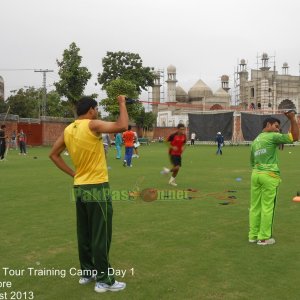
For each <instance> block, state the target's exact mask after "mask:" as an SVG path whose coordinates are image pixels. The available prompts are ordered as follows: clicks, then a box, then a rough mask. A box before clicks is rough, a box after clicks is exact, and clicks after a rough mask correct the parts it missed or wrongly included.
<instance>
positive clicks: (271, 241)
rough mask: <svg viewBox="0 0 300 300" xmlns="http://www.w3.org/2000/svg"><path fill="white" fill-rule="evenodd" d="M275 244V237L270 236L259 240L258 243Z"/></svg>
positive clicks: (264, 244) (262, 244)
mask: <svg viewBox="0 0 300 300" xmlns="http://www.w3.org/2000/svg"><path fill="white" fill-rule="evenodd" d="M273 244H275V239H273V238H270V239H267V240H259V241H258V242H257V245H261V246H267V245H273Z"/></svg>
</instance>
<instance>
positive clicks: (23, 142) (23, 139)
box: [18, 129, 26, 155]
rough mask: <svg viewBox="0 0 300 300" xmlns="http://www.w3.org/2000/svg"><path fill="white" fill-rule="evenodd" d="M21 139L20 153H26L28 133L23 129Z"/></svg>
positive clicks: (19, 135) (19, 136)
mask: <svg viewBox="0 0 300 300" xmlns="http://www.w3.org/2000/svg"><path fill="white" fill-rule="evenodd" d="M18 140H19V147H20V153H19V154H20V155H21V154H23V155H26V134H25V133H24V132H23V130H22V129H21V131H20V133H19V134H18Z"/></svg>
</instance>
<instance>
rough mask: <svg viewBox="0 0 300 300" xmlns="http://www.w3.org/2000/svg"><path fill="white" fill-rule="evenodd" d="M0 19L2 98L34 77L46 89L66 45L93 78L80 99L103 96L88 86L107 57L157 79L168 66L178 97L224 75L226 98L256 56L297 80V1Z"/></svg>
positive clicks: (200, 0)
mask: <svg viewBox="0 0 300 300" xmlns="http://www.w3.org/2000/svg"><path fill="white" fill-rule="evenodd" d="M0 11H1V18H0V26H1V44H0V45H1V46H0V76H2V77H3V78H4V82H5V97H8V96H9V95H10V93H11V92H10V91H12V90H16V89H19V88H24V87H25V88H26V87H28V86H34V87H36V88H39V87H41V86H42V73H37V72H34V71H33V70H34V69H49V70H53V71H54V72H53V73H48V74H47V89H48V90H51V89H54V86H53V83H54V82H55V81H58V80H59V76H58V67H57V64H56V60H57V59H59V60H60V59H61V58H62V54H63V51H64V50H65V49H67V48H69V45H70V44H71V43H72V42H75V43H76V44H77V46H78V47H79V48H80V55H81V56H82V57H83V60H82V66H85V67H87V68H88V69H89V71H90V72H91V73H92V75H93V76H92V78H91V80H90V81H89V83H88V85H87V87H86V91H85V93H86V94H91V93H97V94H99V99H101V98H104V97H105V94H104V93H103V92H102V91H101V87H100V86H99V85H95V83H96V82H97V74H98V73H99V72H101V71H102V64H101V60H102V58H103V57H105V55H106V52H107V51H126V52H127V51H128V52H133V53H138V54H139V55H140V56H141V58H142V60H143V64H144V66H149V67H154V68H156V69H157V68H160V69H164V70H165V72H166V69H167V67H168V66H169V65H170V64H172V65H174V66H175V67H176V69H177V80H178V85H180V86H181V87H182V88H184V89H185V91H186V92H188V90H189V89H190V88H191V87H192V86H193V85H194V84H195V83H196V82H197V81H198V80H199V79H202V80H203V81H204V82H205V83H206V84H207V85H208V86H210V88H211V89H212V90H213V91H216V90H217V89H218V88H219V87H220V85H221V83H220V77H221V75H223V74H227V75H229V77H230V87H231V92H232V93H233V91H234V72H235V71H236V68H237V65H238V63H239V61H240V60H241V59H242V58H243V59H245V60H246V62H247V64H248V68H256V67H257V62H258V61H260V59H259V58H258V57H259V56H261V55H262V53H264V52H266V53H268V55H269V56H270V57H271V58H270V63H271V65H273V62H271V61H275V63H276V67H277V70H278V71H279V72H280V73H281V70H282V69H281V68H282V64H283V63H284V62H287V63H288V64H289V66H290V68H289V73H290V74H291V75H299V63H300V39H299V34H298V31H299V28H300V18H299V11H300V1H298V0H285V1H278V0H251V1H243V0H226V1H224V0H184V1H183V0H176V1H175V0H160V1H149V0H127V1H125V0H107V1H106V0H51V1H50V0H26V1H24V0H2V1H1V8H0ZM7 69H9V70H10V71H7ZM20 69H30V70H20ZM165 76H166V73H165ZM165 79H166V78H165ZM165 91H166V86H165ZM147 96H148V95H147V93H143V94H142V95H141V97H140V99H142V100H147Z"/></svg>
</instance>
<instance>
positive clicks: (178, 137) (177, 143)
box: [161, 124, 186, 186]
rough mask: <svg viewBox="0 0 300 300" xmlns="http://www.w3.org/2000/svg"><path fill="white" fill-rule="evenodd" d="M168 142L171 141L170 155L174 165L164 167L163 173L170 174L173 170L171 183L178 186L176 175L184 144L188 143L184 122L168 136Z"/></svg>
mask: <svg viewBox="0 0 300 300" xmlns="http://www.w3.org/2000/svg"><path fill="white" fill-rule="evenodd" d="M167 142H169V143H170V148H169V155H170V161H171V163H172V165H173V167H172V168H171V169H168V168H164V169H163V170H162V171H161V173H162V174H168V173H170V172H172V176H171V178H170V180H169V184H170V185H173V186H177V183H176V182H175V177H176V176H177V174H178V172H179V168H180V167H181V155H182V153H183V151H184V146H185V143H186V135H185V127H184V125H183V124H178V126H177V131H176V132H175V133H173V134H171V135H170V136H169V137H168V139H167Z"/></svg>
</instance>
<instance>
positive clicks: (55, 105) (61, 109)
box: [46, 91, 74, 118]
mask: <svg viewBox="0 0 300 300" xmlns="http://www.w3.org/2000/svg"><path fill="white" fill-rule="evenodd" d="M46 115H47V116H51V117H65V118H67V117H73V116H74V115H73V110H72V107H71V106H70V104H69V102H68V101H63V100H61V98H60V96H59V94H58V93H57V91H51V92H49V93H48V94H47V103H46Z"/></svg>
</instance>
